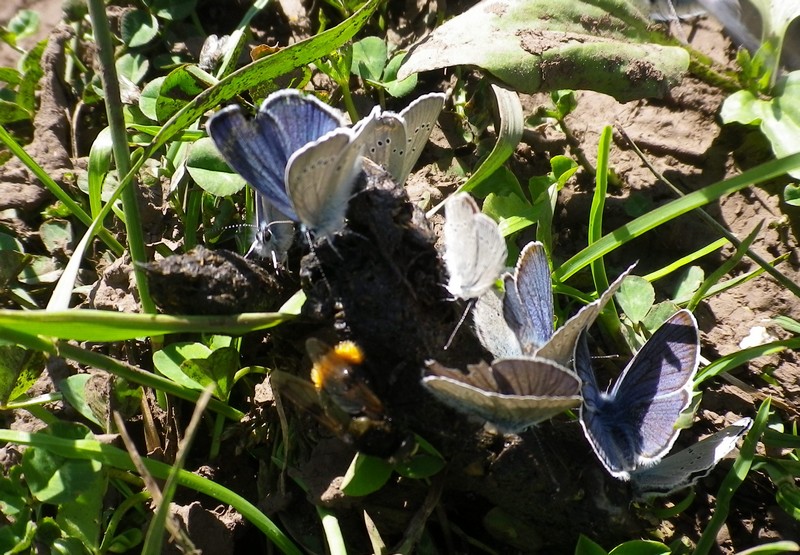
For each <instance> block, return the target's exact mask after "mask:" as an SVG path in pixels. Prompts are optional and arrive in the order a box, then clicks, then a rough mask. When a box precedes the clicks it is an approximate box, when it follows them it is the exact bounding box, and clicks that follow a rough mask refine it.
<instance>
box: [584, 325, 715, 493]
mask: <svg viewBox="0 0 800 555" xmlns="http://www.w3.org/2000/svg"><path fill="white" fill-rule="evenodd" d="M699 354H700V343H699V333H698V330H697V323H696V322H695V320H694V317H693V316H692V314H691V313H690V312H688V311H686V310H681V311H678V312H676V313H675V314H674V315H673V316H672V317H671V318H669V319H668V320H667V321H666V322H665V323H664V324H663V325H662V326H661V327H660V328H658V329H657V330H656V332H655V333H654V334H653V335H652V337H650V339H649V340H648V341H647V343H645V345H644V346H643V347H642V348H641V349H640V350H639V352H638V353H636V356H634V357H633V359H632V360H631V362H630V363H629V364H628V366H627V367H626V368H625V370H624V371H623V372H622V374H621V375H620V377H619V378H618V379H617V381H616V382H615V384H614V388H613V389H612V390H611V392H610V393H608V394H600V395H599V396H598V397H597V399H595V400H594V403H593V404H592V403H587V402H586V398H584V405H583V408H582V411H581V424H582V425H583V427H584V432H585V434H586V437H587V438H588V439H589V442H590V443H591V444H592V447H593V448H594V450H595V453H597V455H598V458H600V460H601V462H603V464H604V465H605V466H606V468H607V469H608V471H609V472H610V473H611V474H612V475H613V476H616V477H617V478H620V479H623V480H627V479H628V478H629V477H630V472H631V471H633V470H636V469H639V468H641V467H644V466H647V465H652V464H655V463H657V462H658V461H659V460H661V458H662V457H663V456H664V454H666V453H667V452H669V450H670V449H671V448H672V445H673V444H674V443H675V440H676V439H677V438H678V434H679V433H680V432H679V430H676V429H675V423H676V422H677V421H678V417H679V416H680V414H681V412H683V411H684V410H685V409H686V407H688V406H689V403H690V401H691V392H692V378H693V377H694V374H695V372H696V371H697V364H698V359H699ZM579 356H580V357H581V358H580V359H579V358H578V357H579ZM584 357H585V355H583V354H580V353H579V352H578V351H576V361H575V364H576V368H577V367H578V365H581V366H584V365H585V359H584ZM578 372H579V375H583V372H584V371H583V370H579V371H578ZM590 401H591V398H590Z"/></svg>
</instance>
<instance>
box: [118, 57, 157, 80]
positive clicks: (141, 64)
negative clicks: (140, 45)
mask: <svg viewBox="0 0 800 555" xmlns="http://www.w3.org/2000/svg"><path fill="white" fill-rule="evenodd" d="M116 66H117V73H118V74H119V75H120V77H126V78H127V79H128V80H130V81H131V82H132V83H135V84H138V83H139V82H141V80H142V79H144V76H145V75H147V72H148V70H149V69H150V61H149V60H148V59H147V58H146V57H145V56H144V55H142V54H139V53H135V54H132V53H130V52H127V53H125V54H123V55H122V56H120V57H119V58H117V62H116Z"/></svg>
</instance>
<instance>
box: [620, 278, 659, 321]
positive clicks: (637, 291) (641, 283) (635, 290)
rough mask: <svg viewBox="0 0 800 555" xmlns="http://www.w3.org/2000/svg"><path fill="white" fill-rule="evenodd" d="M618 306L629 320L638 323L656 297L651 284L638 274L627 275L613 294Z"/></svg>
mask: <svg viewBox="0 0 800 555" xmlns="http://www.w3.org/2000/svg"><path fill="white" fill-rule="evenodd" d="M614 298H615V299H616V301H617V302H618V303H619V307H620V308H621V309H622V311H623V312H624V313H625V316H627V317H628V319H630V321H631V322H634V323H638V322H641V321H642V319H643V318H644V317H645V316H647V313H648V312H649V311H650V308H651V307H652V306H653V302H654V301H655V298H656V292H655V290H654V289H653V286H652V285H651V284H650V282H649V281H647V280H646V279H644V278H642V277H639V276H628V277H626V278H625V279H624V280H623V281H622V285H620V287H619V290H618V291H617V293H616V294H615V295H614Z"/></svg>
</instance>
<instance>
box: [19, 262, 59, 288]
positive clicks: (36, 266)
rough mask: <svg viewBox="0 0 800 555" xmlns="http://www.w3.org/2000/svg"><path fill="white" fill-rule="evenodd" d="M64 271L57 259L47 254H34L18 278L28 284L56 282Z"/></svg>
mask: <svg viewBox="0 0 800 555" xmlns="http://www.w3.org/2000/svg"><path fill="white" fill-rule="evenodd" d="M62 272H63V268H62V267H61V265H60V264H59V263H58V262H57V261H56V260H54V259H52V258H49V257H47V256H38V255H32V258H31V262H30V264H28V265H27V266H26V267H25V269H24V270H22V273H20V274H19V276H18V278H17V279H19V281H20V282H22V283H25V284H26V285H41V284H47V283H55V282H56V281H58V278H59V277H61V273H62Z"/></svg>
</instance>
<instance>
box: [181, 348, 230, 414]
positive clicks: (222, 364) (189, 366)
mask: <svg viewBox="0 0 800 555" xmlns="http://www.w3.org/2000/svg"><path fill="white" fill-rule="evenodd" d="M238 369H239V353H238V351H237V350H236V349H234V348H232V347H224V348H222V349H217V350H216V351H213V352H212V353H211V354H210V355H208V357H206V358H196V359H189V360H185V361H184V362H183V363H181V371H182V372H183V373H184V374H186V376H188V377H189V379H191V380H194V381H196V382H197V383H199V384H200V385H201V386H202V387H203V389H205V387H206V386H207V385H208V384H214V392H213V393H214V396H215V397H216V398H217V399H220V400H222V401H225V400H227V398H228V395H229V394H230V392H231V388H232V387H233V377H234V375H235V374H236V371H237V370H238Z"/></svg>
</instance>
